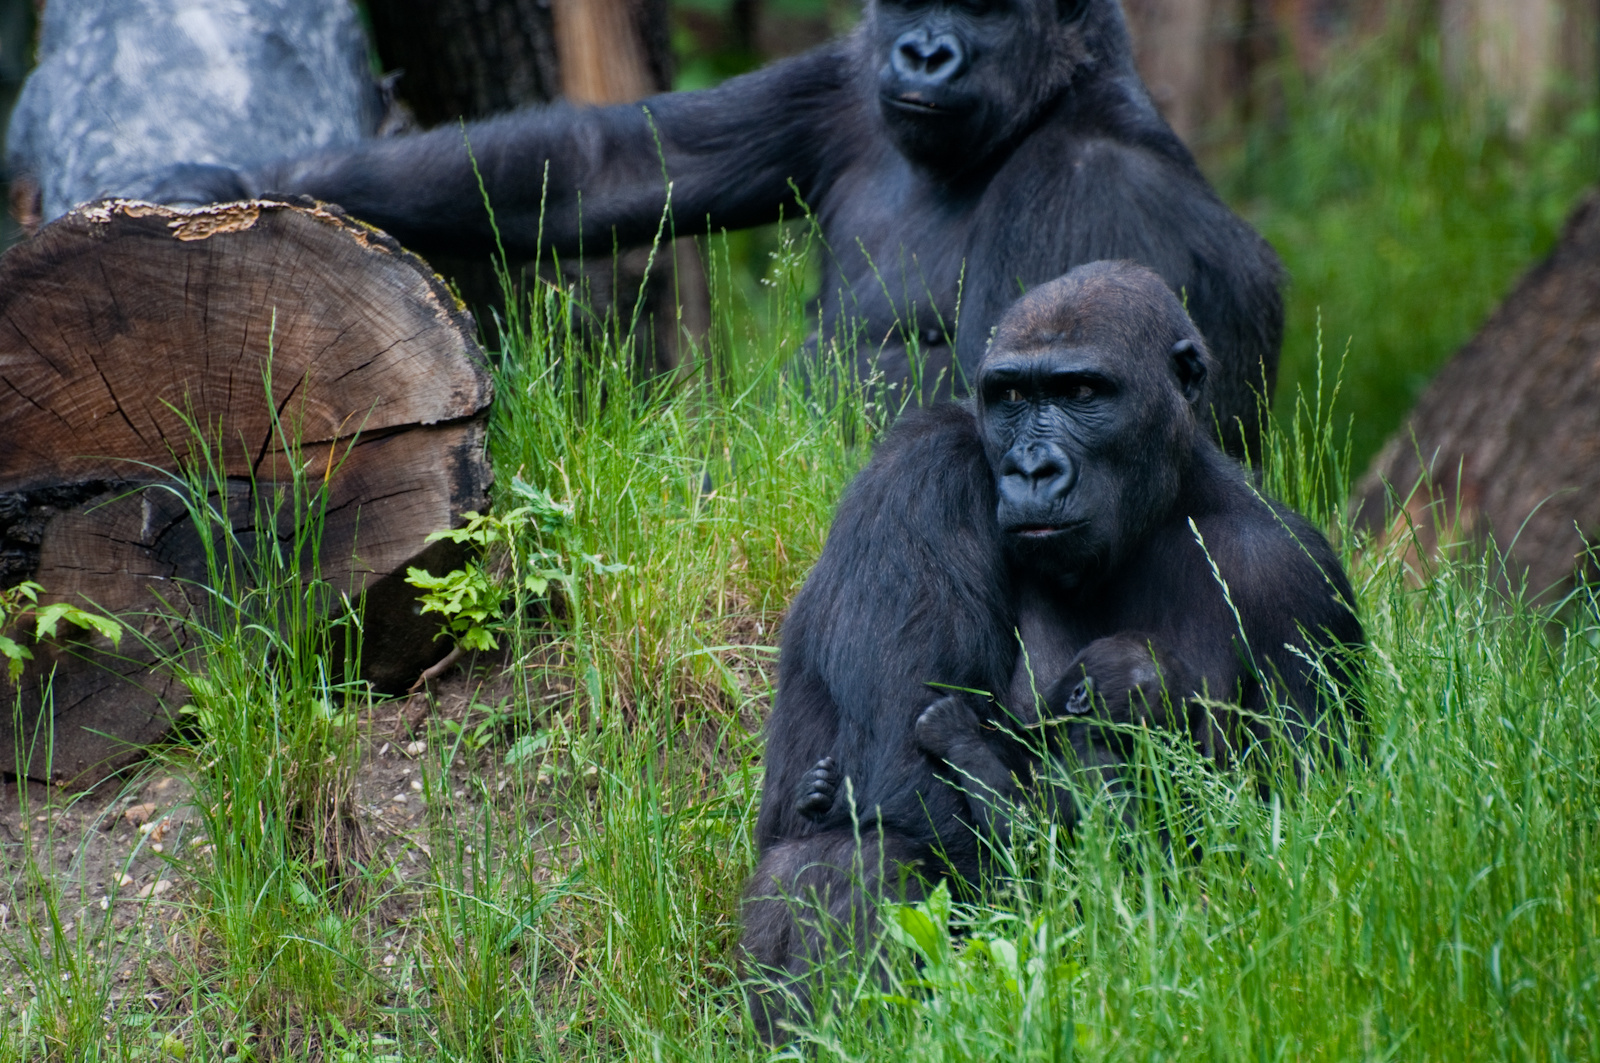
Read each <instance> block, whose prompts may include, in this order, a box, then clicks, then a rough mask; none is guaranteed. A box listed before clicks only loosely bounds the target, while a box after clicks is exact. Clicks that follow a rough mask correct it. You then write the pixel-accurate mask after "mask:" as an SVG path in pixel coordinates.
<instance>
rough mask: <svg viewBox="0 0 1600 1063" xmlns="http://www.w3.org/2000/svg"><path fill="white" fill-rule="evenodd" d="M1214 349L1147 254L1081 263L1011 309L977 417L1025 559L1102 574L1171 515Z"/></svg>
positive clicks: (981, 373)
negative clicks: (1146, 265) (1145, 260)
mask: <svg viewBox="0 0 1600 1063" xmlns="http://www.w3.org/2000/svg"><path fill="white" fill-rule="evenodd" d="M1205 359H1206V356H1205V354H1204V348H1203V347H1201V346H1200V345H1199V342H1198V335H1197V333H1195V331H1194V326H1193V325H1192V324H1191V323H1190V322H1189V319H1188V317H1187V315H1185V314H1184V313H1183V309H1182V307H1181V306H1180V305H1179V304H1178V302H1177V300H1176V298H1174V297H1173V295H1172V293H1171V292H1169V291H1168V290H1167V288H1166V287H1165V285H1163V284H1162V283H1161V281H1160V279H1159V278H1158V277H1156V276H1155V275H1154V274H1153V273H1150V272H1149V271H1148V270H1144V269H1141V268H1139V267H1136V266H1131V265H1127V264H1113V263H1093V264H1091V265H1089V266H1082V267H1079V268H1078V269H1076V270H1074V271H1073V272H1072V273H1070V274H1068V275H1067V276H1066V277H1065V278H1063V279H1062V280H1059V281H1054V282H1052V283H1051V284H1048V285H1044V286H1042V287H1040V288H1037V289H1035V290H1034V291H1033V292H1032V293H1030V294H1029V295H1028V296H1026V297H1024V298H1023V299H1022V300H1020V301H1019V302H1018V304H1017V305H1016V306H1015V307H1013V308H1012V310H1011V311H1009V312H1008V313H1007V315H1006V317H1005V319H1004V320H1003V321H1002V323H1001V326H1000V330H999V333H998V335H997V336H996V339H995V345H994V347H993V348H992V349H991V350H990V352H989V355H988V357H987V358H985V359H984V362H983V365H982V366H981V367H980V368H979V370H978V388H977V392H978V416H979V426H980V430H981V431H982V434H983V440H984V448H985V450H986V452H987V454H988V457H989V463H990V467H991V468H992V469H993V470H994V473H995V482H996V486H997V489H998V494H999V500H1000V501H999V509H998V513H997V517H998V520H999V525H1000V530H1001V532H1002V533H1003V534H1004V536H1005V540H1006V543H1007V547H1008V549H1009V552H1010V554H1011V556H1012V559H1013V561H1014V562H1015V563H1016V564H1017V565H1018V567H1019V569H1021V570H1022V571H1025V572H1027V573H1030V574H1036V575H1040V576H1043V577H1045V578H1047V579H1049V580H1051V581H1052V582H1054V583H1055V584H1057V585H1058V586H1061V587H1076V586H1080V585H1084V584H1092V583H1093V582H1094V581H1095V578H1096V575H1097V574H1098V573H1103V572H1108V571H1112V570H1114V569H1115V568H1116V567H1117V566H1118V565H1119V564H1120V563H1121V561H1122V551H1123V549H1124V548H1125V547H1126V545H1127V544H1132V543H1137V542H1139V541H1140V540H1141V539H1143V538H1144V536H1145V535H1146V534H1147V533H1148V531H1149V530H1150V529H1151V528H1152V527H1153V526H1154V525H1155V524H1156V523H1157V522H1159V521H1161V520H1162V519H1163V518H1165V517H1166V516H1167V515H1168V513H1169V512H1170V511H1171V509H1172V507H1173V505H1174V503H1175V502H1176V500H1177V498H1178V493H1179V490H1180V488H1181V486H1182V479H1183V475H1184V473H1185V471H1186V469H1187V467H1188V459H1189V455H1190V453H1191V452H1192V448H1193V447H1194V446H1195V445H1196V441H1197V439H1198V425H1197V420H1196V417H1195V413H1194V407H1195V406H1196V405H1197V404H1198V403H1199V402H1200V401H1201V398H1202V392H1203V391H1204V382H1205V376H1206V364H1205Z"/></svg>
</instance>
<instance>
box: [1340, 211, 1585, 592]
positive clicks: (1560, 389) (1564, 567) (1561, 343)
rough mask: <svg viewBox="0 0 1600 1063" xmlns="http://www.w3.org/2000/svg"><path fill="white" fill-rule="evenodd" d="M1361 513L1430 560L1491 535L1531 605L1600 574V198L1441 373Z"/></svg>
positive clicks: (1361, 494)
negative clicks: (1598, 551) (1599, 549)
mask: <svg viewBox="0 0 1600 1063" xmlns="http://www.w3.org/2000/svg"><path fill="white" fill-rule="evenodd" d="M1355 506H1356V510H1357V520H1358V524H1359V525H1361V526H1363V527H1365V528H1366V529H1367V530H1369V531H1372V532H1376V533H1383V534H1386V535H1387V536H1389V537H1391V538H1392V537H1399V536H1406V537H1409V536H1410V534H1411V532H1410V531H1409V530H1408V528H1409V527H1411V526H1414V527H1415V529H1416V535H1417V546H1418V547H1419V548H1420V550H1421V551H1422V552H1423V553H1424V554H1432V553H1434V552H1436V551H1438V550H1439V549H1441V548H1442V547H1450V546H1452V545H1457V544H1459V545H1465V546H1468V547H1470V548H1473V549H1481V548H1482V546H1483V545H1484V544H1485V543H1487V542H1488V541H1490V540H1491V539H1492V541H1493V542H1494V543H1495V545H1496V546H1497V547H1498V548H1499V549H1500V550H1501V551H1503V552H1504V553H1505V559H1506V562H1507V563H1506V567H1505V571H1504V572H1503V573H1502V574H1501V577H1502V580H1503V583H1504V585H1505V586H1506V588H1507V589H1510V590H1522V589H1525V590H1526V591H1527V594H1528V596H1529V598H1530V600H1533V601H1537V602H1543V603H1547V604H1549V603H1556V602H1559V601H1560V600H1561V599H1562V597H1563V596H1564V595H1566V594H1567V593H1568V592H1569V591H1570V590H1571V589H1572V588H1573V586H1574V585H1575V583H1577V582H1579V581H1583V582H1592V581H1594V580H1595V579H1596V578H1597V577H1600V568H1597V567H1596V556H1595V554H1594V553H1593V552H1591V551H1590V547H1591V546H1592V545H1594V544H1595V543H1596V542H1597V536H1600V194H1597V193H1594V192H1591V193H1590V194H1589V195H1588V197H1587V198H1585V199H1584V201H1583V202H1582V203H1581V204H1580V205H1579V207H1578V209H1577V210H1576V211H1575V212H1574V213H1573V215H1572V217H1571V218H1570V219H1569V220H1568V222H1567V226H1566V230H1565V232H1564V233H1563V234H1562V237H1561V241H1560V243H1559V244H1557V245H1556V249H1555V250H1554V251H1553V252H1551V254H1550V257H1549V258H1548V259H1546V260H1545V261H1544V262H1543V263H1541V264H1540V265H1539V266H1537V267H1535V268H1534V269H1533V270H1532V271H1530V272H1529V273H1528V275H1527V276H1526V277H1524V278H1523V280H1522V282H1521V283H1520V284H1519V285H1518V286H1517V288H1516V290H1515V291H1513V292H1512V293H1511V295H1510V297H1509V298H1507V299H1506V301H1505V302H1504V303H1503V304H1502V305H1501V306H1500V308H1499V309H1498V310H1497V311H1495V313H1494V315H1493V316H1492V317H1491V318H1490V319H1489V321H1488V323H1487V324H1485V325H1484V326H1483V329H1482V331H1480V332H1479V333H1478V335H1477V336H1476V337H1474V338H1473V339H1472V341H1471V342H1469V343H1468V344H1467V345H1466V346H1465V347H1463V348H1462V349H1461V350H1460V351H1459V352H1458V353H1457V354H1456V355H1455V356H1454V357H1453V358H1452V359H1451V360H1450V361H1449V362H1448V363H1446V364H1445V367H1444V368H1443V369H1442V370H1440V372H1439V375H1438V376H1437V377H1435V378H1434V381H1433V383H1432V384H1430V385H1429V386H1428V389H1427V391H1425V392H1424V393H1423V395H1422V398H1421V399H1420V400H1418V402H1417V406H1416V409H1414V410H1413V411H1412V413H1411V416H1410V417H1409V418H1408V419H1407V422H1406V424H1404V425H1403V426H1402V427H1401V429H1400V431H1398V432H1396V433H1395V434H1394V436H1392V437H1391V438H1390V440H1389V442H1388V443H1387V444H1385V446H1384V448H1383V450H1382V451H1381V452H1380V453H1379V454H1378V456H1377V457H1376V458H1374V459H1373V463H1372V467H1371V469H1370V470H1369V471H1368V473H1367V475H1366V477H1365V478H1364V479H1363V480H1362V482H1361V484H1360V485H1359V486H1358V488H1357V490H1356V500H1355ZM1385 521H1388V522H1389V523H1388V526H1387V527H1385Z"/></svg>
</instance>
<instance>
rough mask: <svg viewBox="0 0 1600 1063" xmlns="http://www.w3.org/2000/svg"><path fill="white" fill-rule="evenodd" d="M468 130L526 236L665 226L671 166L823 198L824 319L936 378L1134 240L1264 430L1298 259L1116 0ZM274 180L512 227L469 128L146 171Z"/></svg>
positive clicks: (789, 200) (436, 242) (790, 206)
mask: <svg viewBox="0 0 1600 1063" xmlns="http://www.w3.org/2000/svg"><path fill="white" fill-rule="evenodd" d="M466 134H467V140H469V141H470V142H471V145H472V152H473V154H474V156H475V157H476V160H477V167H478V170H479V172H481V174H482V178H483V182H484V187H485V188H486V189H487V192H488V195H489V199H490V200H491V202H492V203H493V205H494V208H495V215H496V218H497V220H498V223H499V229H500V234H501V236H502V237H504V239H505V243H506V246H507V247H508V248H509V249H510V250H512V251H513V252H515V253H518V254H521V255H524V256H532V255H534V254H536V253H537V252H538V251H539V245H540V241H541V239H542V240H543V242H544V244H545V245H546V246H548V247H553V248H555V249H556V250H558V251H560V252H562V253H563V254H565V255H569V256H570V255H574V254H576V253H577V252H578V251H579V249H580V248H584V247H587V248H588V249H589V250H591V251H593V250H595V249H600V250H603V251H609V250H610V248H611V247H612V244H613V238H615V239H616V240H617V241H618V242H620V243H621V244H622V245H624V246H628V245H637V244H641V243H648V242H649V241H650V240H651V239H653V238H654V236H655V234H656V232H657V228H658V226H659V224H660V222H661V217H662V209H663V205H664V204H665V201H666V195H667V192H666V188H665V182H664V180H663V170H665V174H666V176H667V177H668V178H670V180H671V182H672V188H671V200H672V208H673V215H674V219H675V226H676V231H677V233H678V234H680V235H682V234H686V233H689V232H705V231H708V230H709V231H718V230H720V229H724V228H742V227H745V226H751V225H761V224H764V223H767V222H772V221H776V220H777V219H778V218H779V216H780V214H782V213H785V212H786V213H787V216H789V217H791V218H792V217H795V216H797V212H798V211H799V210H800V209H801V204H804V205H805V207H806V208H808V209H810V210H813V211H814V212H815V215H816V217H817V219H818V220H819V222H820V224H821V227H822V231H823V235H824V236H825V237H826V241H827V244H828V246H829V248H830V252H831V253H830V255H829V257H828V258H827V260H826V262H825V265H824V277H823V286H822V295H821V337H822V339H824V340H828V339H832V338H841V339H845V340H847V341H850V342H854V343H855V344H856V348H855V349H856V350H857V352H858V353H859V355H860V358H861V361H862V369H863V371H864V372H865V371H867V370H869V369H871V368H873V367H874V365H875V367H876V368H878V369H881V370H882V372H883V373H884V374H885V377H886V378H887V379H888V380H890V381H905V380H908V379H910V378H911V376H912V374H913V366H912V362H911V359H910V352H909V350H908V347H909V346H911V345H915V346H916V347H918V348H920V350H921V352H922V354H923V357H924V358H925V360H926V361H925V369H924V370H923V376H922V380H923V382H924V385H925V386H924V390H925V391H931V390H932V388H931V387H929V386H926V385H927V382H930V381H936V380H943V381H945V385H946V390H948V387H949V385H950V384H952V383H953V384H954V386H955V389H956V390H957V391H960V392H964V391H965V390H967V385H968V382H969V381H970V379H971V374H972V373H973V371H974V370H975V369H976V368H977V365H978V362H979V360H980V359H981V357H982V355H983V350H984V347H985V344H986V343H987V342H988V340H989V336H990V333H991V331H992V328H993V326H994V325H995V324H996V322H998V321H999V318H1000V315H1001V314H1002V313H1003V312H1004V311H1005V309H1006V307H1008V306H1009V305H1010V304H1011V303H1012V301H1013V300H1015V299H1016V297H1017V296H1018V295H1019V294H1020V293H1021V292H1022V291H1023V290H1024V289H1026V288H1028V287H1031V286H1032V285H1035V284H1040V283H1043V282H1044V281H1047V280H1049V279H1051V278H1053V277H1058V276H1060V275H1061V274H1062V273H1064V272H1066V271H1067V270H1068V269H1069V268H1071V267H1072V266H1075V265H1078V264H1080V263H1084V262H1091V261H1094V260H1097V259H1108V258H1109V259H1131V260H1133V261H1137V262H1141V263H1143V264H1145V265H1147V266H1149V267H1151V268H1152V269H1154V270H1155V271H1156V272H1157V273H1159V274H1160V275H1161V276H1162V278H1163V279H1164V280H1165V281H1166V282H1167V284H1168V285H1169V286H1170V287H1171V288H1172V289H1173V290H1174V291H1178V292H1182V293H1184V294H1185V296H1186V298H1187V303H1188V306H1189V308H1190V310H1191V312H1192V313H1193V314H1194V318H1195V321H1196V322H1197V323H1198V324H1199V326H1200V328H1201V330H1202V332H1203V333H1204V334H1205V336H1206V338H1207V340H1208V342H1209V344H1210V347H1211V350H1212V351H1214V352H1215V353H1216V355H1217V357H1218V360H1219V362H1220V365H1219V369H1218V373H1217V377H1218V379H1217V380H1215V381H1214V386H1213V390H1212V393H1211V395H1212V402H1213V403H1214V407H1215V409H1214V411H1213V412H1214V415H1215V417H1216V418H1217V420H1218V422H1219V423H1221V424H1223V425H1226V426H1229V432H1230V436H1229V438H1230V440H1232V442H1231V443H1230V448H1234V447H1236V446H1237V444H1238V442H1239V439H1240V434H1239V432H1238V431H1237V430H1236V429H1235V428H1234V427H1233V426H1234V423H1235V420H1236V419H1238V421H1239V422H1241V423H1242V424H1243V425H1245V426H1247V427H1246V428H1245V430H1244V438H1246V439H1249V440H1252V441H1253V440H1254V438H1255V433H1256V399H1255V393H1256V392H1259V391H1261V390H1262V388H1263V387H1265V389H1266V391H1267V393H1268V395H1270V393H1271V390H1272V387H1273V384H1274V381H1275V379H1276V375H1277V364H1278V347H1279V344H1280V342H1281V339H1282V318H1283V314H1282V305H1281V301H1280V298H1279V294H1278V284H1279V276H1280V268H1279V265H1278V261H1277V259H1276V257H1275V256H1274V255H1273V252H1272V249H1271V248H1270V247H1268V246H1267V244H1266V243H1265V241H1263V240H1262V239H1261V238H1260V237H1259V236H1257V235H1256V234H1255V233H1254V232H1253V231H1251V229H1250V228H1249V226H1247V225H1246V224H1245V223H1244V222H1243V221H1241V220H1240V219H1239V218H1238V217H1237V216H1235V215H1234V214H1233V213H1232V212H1231V211H1229V210H1228V208H1227V207H1226V206H1224V205H1223V203H1222V202H1221V201H1220V200H1219V199H1218V198H1217V197H1216V195H1215V193H1213V192H1212V190H1211V188H1210V187H1209V186H1208V185H1207V184H1206V181H1205V178H1204V177H1203V176H1202V175H1201V174H1200V171H1199V169H1198V168H1197V167H1196V166H1195V163H1194V159H1193V158H1192V157H1191V156H1190V154H1189V152H1188V150H1187V149H1185V148H1184V146H1183V144H1182V143H1181V142H1180V141H1179V140H1178V138H1177V137H1176V136H1175V135H1174V134H1173V132H1172V130H1171V129H1170V128H1168V126H1167V125H1166V123H1165V122H1163V121H1162V119H1161V118H1160V116H1159V115H1158V114H1157V113H1156V111H1155V109H1154V107H1153V106H1152V105H1151V103H1150V98H1149V96H1148V94H1147V93H1146V91H1145V88H1144V86H1143V84H1142V83H1141V82H1140V80H1139V77H1138V75H1137V74H1136V73H1135V71H1134V68H1133V63H1132V59H1131V57H1130V51H1129V43H1128V34H1127V29H1126V26H1125V25H1124V23H1123V17H1122V11H1121V8H1120V7H1119V5H1118V4H1117V2H1116V0H959V2H944V0H875V2H871V3H869V4H868V5H867V8H866V13H865V18H864V19H863V22H862V24H861V26H860V27H859V29H858V30H857V31H856V32H855V33H853V34H852V35H850V36H849V37H847V38H845V39H842V40H839V41H835V42H833V43H832V44H829V45H826V46H823V47H821V48H819V49H817V50H815V51H812V52H809V53H807V54H805V55H801V56H799V57H796V58H793V59H789V60H786V61H783V62H779V63H775V64H773V65H771V66H769V67H767V68H765V69H763V70H760V71H757V72H755V73H752V74H748V75H746V76H743V77H738V78H734V79H732V80H731V81H728V82H726V83H724V84H723V85H721V86H720V87H717V88H713V89H707V90H704V91H698V92H678V93H668V94H666V95H661V96H656V97H653V98H651V99H648V100H645V101H643V102H642V103H640V104H630V105H624V106H614V107H604V108H585V109H574V108H571V107H565V106H556V107H547V108H540V109H535V110H527V111H521V112H518V113H515V114H511V115H507V116H504V117H501V118H497V119H494V120H491V121H487V122H484V123H481V124H475V125H471V126H468V127H467V130H466ZM268 190H271V191H277V192H290V193H306V194H310V195H312V196H316V197H318V198H320V199H325V200H329V201H332V202H336V203H339V204H341V205H342V206H343V207H344V208H345V209H346V210H348V211H349V212H350V213H352V214H354V215H356V216H357V217H360V218H363V219H365V220H367V221H369V222H371V223H373V224H374V225H378V226H380V227H382V228H384V229H387V230H388V231H389V232H391V233H393V234H394V235H395V236H397V237H398V238H399V239H401V240H402V241H404V242H405V243H407V244H409V245H412V246H414V247H416V248H417V249H418V250H421V251H423V252H425V253H426V252H449V253H452V254H485V253H488V252H490V251H492V250H493V247H494V235H493V233H492V231H491V229H490V225H489V219H488V217H487V215H486V213H485V211H484V209H483V205H482V198H481V195H480V192H479V187H478V178H477V176H476V175H475V174H474V170H473V164H472V162H471V160H470V159H469V158H468V153H467V150H466V148H465V146H464V145H463V138H462V134H461V131H460V130H458V129H454V128H445V129H439V130H435V131H433V132H431V133H428V134H425V135H421V136H412V137H401V138H395V139H390V140H377V141H372V142H369V143H368V144H366V145H365V146H362V147H359V148H355V149H341V150H338V151H333V152H329V153H326V154H321V155H316V156H311V157H305V158H299V159H294V160H288V161H285V162H283V163H281V164H277V165H272V166H268V167H265V168H263V169H262V170H260V171H259V172H252V173H242V174H236V173H234V172H233V171H231V170H223V169H219V168H215V167H205V166H189V167H183V168H180V169H179V170H177V171H174V172H170V173H168V174H167V175H166V176H165V178H164V179H158V180H155V181H152V182H148V183H145V184H144V185H142V186H141V187H139V188H137V189H135V190H134V191H135V192H137V193H138V194H142V195H143V196H144V197H145V198H158V199H163V200H165V201H168V202H198V201H211V200H216V199H232V198H239V197H241V196H245V195H252V194H256V193H259V192H263V191H268ZM797 200H798V202H797ZM957 322H959V323H960V329H959V333H957V331H956V327H955V326H956V324H957ZM847 330H858V331H850V332H849V334H848V335H846V331H847ZM952 337H953V338H954V339H953V342H954V347H953V348H952V347H951V346H950V344H951V342H952ZM1210 417H1211V415H1207V420H1208V421H1209V420H1210Z"/></svg>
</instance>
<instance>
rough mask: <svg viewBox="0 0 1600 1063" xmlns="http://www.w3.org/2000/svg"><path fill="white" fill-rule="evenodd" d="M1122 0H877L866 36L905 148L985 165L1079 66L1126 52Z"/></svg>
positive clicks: (944, 160)
mask: <svg viewBox="0 0 1600 1063" xmlns="http://www.w3.org/2000/svg"><path fill="white" fill-rule="evenodd" d="M1126 34H1127V31H1126V29H1125V28H1124V26H1123V23H1122V14H1121V12H1120V10H1119V9H1118V7H1117V4H1116V3H1115V0H875V2H873V3H870V4H869V5H868V7H867V17H866V20H865V24H864V25H863V27H862V36H861V38H860V40H861V43H862V46H863V47H864V49H865V51H866V53H867V54H866V61H867V63H868V64H869V65H870V68H871V73H872V75H873V76H874V77H875V78H876V80H877V94H878V105H879V109H880V111H881V113H882V114H883V119H884V122H885V123H886V125H887V126H888V129H889V134H890V136H891V137H892V139H893V140H894V142H895V145H896V146H897V147H898V148H899V149H900V151H901V153H902V154H904V155H905V156H906V157H907V158H909V159H911V160H912V161H913V162H917V163H920V164H922V165H924V166H926V167H928V168H929V169H931V170H933V171H936V172H940V173H947V174H953V173H959V172H961V171H963V170H967V169H970V168H972V167H974V166H976V165H979V164H980V163H982V162H983V161H984V160H986V159H987V158H989V157H990V156H991V155H992V154H993V153H994V151H995V149H997V148H998V147H1000V146H1001V145H1002V144H1004V143H1006V142H1007V141H1009V140H1011V139H1012V138H1013V137H1014V136H1016V135H1017V134H1018V133H1019V132H1021V131H1022V130H1023V129H1025V128H1026V127H1027V126H1028V125H1029V124H1031V123H1032V121H1033V119H1034V117H1035V116H1036V115H1037V114H1038V113H1039V111H1040V109H1041V108H1043V107H1044V106H1045V105H1046V104H1047V103H1048V102H1050V101H1051V100H1053V99H1055V98H1056V97H1057V96H1059V95H1060V93H1061V92H1062V91H1063V90H1065V89H1066V88H1067V86H1068V85H1070V84H1071V82H1072V80H1073V78H1074V77H1076V76H1077V74H1078V73H1079V72H1080V71H1083V70H1088V69H1092V68H1094V67H1095V66H1097V65H1103V64H1106V63H1114V62H1117V61H1119V60H1120V59H1122V58H1125V57H1126V55H1127V41H1126Z"/></svg>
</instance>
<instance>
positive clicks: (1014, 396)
mask: <svg viewBox="0 0 1600 1063" xmlns="http://www.w3.org/2000/svg"><path fill="white" fill-rule="evenodd" d="M1000 397H1001V398H1002V399H1004V400H1005V401H1006V402H1021V401H1022V392H1020V391H1018V390H1017V389H1016V388H1006V393H1005V394H1004V395H1002V396H1000Z"/></svg>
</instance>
